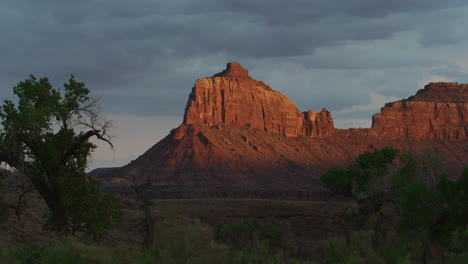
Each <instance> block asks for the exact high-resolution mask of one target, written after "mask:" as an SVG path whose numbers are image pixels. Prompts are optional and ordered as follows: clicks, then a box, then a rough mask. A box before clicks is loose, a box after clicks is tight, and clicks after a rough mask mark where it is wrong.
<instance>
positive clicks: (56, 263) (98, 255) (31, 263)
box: [0, 237, 141, 264]
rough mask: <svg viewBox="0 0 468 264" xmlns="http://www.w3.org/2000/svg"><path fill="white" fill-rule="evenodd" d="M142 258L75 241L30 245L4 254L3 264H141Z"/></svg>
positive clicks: (0, 253)
mask: <svg viewBox="0 0 468 264" xmlns="http://www.w3.org/2000/svg"><path fill="white" fill-rule="evenodd" d="M138 257H139V254H137V253H134V252H131V251H129V250H128V249H123V248H108V247H103V246H99V245H94V244H85V243H83V242H80V241H79V240H77V239H76V238H72V237H70V238H65V239H61V240H56V241H52V242H49V243H40V242H32V241H30V242H27V243H25V244H24V245H21V246H19V247H12V246H10V247H4V248H3V249H1V250H0V263H12V264H13V263H18V264H65V263H66V264H85V263H96V264H107V263H109V264H111V263H112V264H120V263H122V264H127V263H128V264H132V263H135V264H137V263H141V262H138V260H139V258H138Z"/></svg>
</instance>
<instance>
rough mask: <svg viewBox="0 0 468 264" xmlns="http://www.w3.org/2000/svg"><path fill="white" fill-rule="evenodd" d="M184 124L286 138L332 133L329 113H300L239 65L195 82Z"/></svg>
mask: <svg viewBox="0 0 468 264" xmlns="http://www.w3.org/2000/svg"><path fill="white" fill-rule="evenodd" d="M184 124H186V125H189V124H202V125H205V126H209V127H211V126H214V125H216V124H226V125H231V126H237V127H244V128H260V129H263V130H265V131H266V132H270V133H276V134H283V135H286V136H288V137H296V136H300V135H303V136H312V137H323V136H330V135H332V134H333V132H334V129H335V128H334V126H333V120H332V118H331V116H330V113H329V112H328V111H327V110H326V109H323V110H322V111H321V112H320V113H317V112H315V111H308V112H304V113H301V112H300V111H299V110H298V109H297V108H296V105H295V104H294V103H293V102H292V101H291V100H290V99H289V98H287V97H286V96H285V95H284V94H282V93H279V92H277V91H274V90H273V89H271V88H270V87H269V86H268V85H266V84H265V83H263V82H261V81H257V80H254V79H252V78H251V77H250V76H249V73H248V71H247V70H246V69H244V68H243V67H242V66H241V65H240V64H239V63H234V62H231V63H228V64H227V68H226V70H224V71H222V72H220V73H218V74H215V75H214V76H213V77H209V78H203V79H199V80H197V81H196V83H195V86H194V87H193V89H192V92H191V94H190V96H189V100H188V102H187V107H186V110H185V116H184Z"/></svg>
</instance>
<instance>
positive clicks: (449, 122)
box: [370, 83, 468, 141]
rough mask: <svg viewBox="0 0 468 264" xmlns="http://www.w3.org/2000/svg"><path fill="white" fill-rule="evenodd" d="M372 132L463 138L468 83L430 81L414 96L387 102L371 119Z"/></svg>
mask: <svg viewBox="0 0 468 264" xmlns="http://www.w3.org/2000/svg"><path fill="white" fill-rule="evenodd" d="M370 135H373V136H376V137H385V138H409V139H417V140H421V139H435V140H451V141H453V140H464V139H466V138H467V135H468V85H467V84H455V83H430V84H428V85H426V86H425V87H424V89H421V90H419V91H418V92H417V93H416V95H415V96H411V97H409V98H408V99H404V100H400V101H397V102H393V103H387V104H386V105H385V107H383V108H382V110H381V113H378V114H375V115H374V116H373V118H372V128H371V130H370Z"/></svg>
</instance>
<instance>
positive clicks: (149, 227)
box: [132, 177, 154, 249]
mask: <svg viewBox="0 0 468 264" xmlns="http://www.w3.org/2000/svg"><path fill="white" fill-rule="evenodd" d="M136 182H137V181H136V179H133V185H132V188H133V191H134V192H135V200H136V202H137V204H138V207H140V209H141V210H142V211H143V213H144V214H145V218H144V219H143V220H141V222H139V223H138V226H139V227H140V230H141V231H142V233H143V246H144V247H145V248H146V249H149V248H151V246H152V245H153V243H154V218H153V215H152V214H151V208H150V207H151V205H153V203H152V202H151V200H150V199H149V198H148V197H146V195H145V192H146V191H147V190H148V188H149V187H151V184H153V178H151V177H148V178H147V179H146V181H145V182H144V183H141V184H137V183H136Z"/></svg>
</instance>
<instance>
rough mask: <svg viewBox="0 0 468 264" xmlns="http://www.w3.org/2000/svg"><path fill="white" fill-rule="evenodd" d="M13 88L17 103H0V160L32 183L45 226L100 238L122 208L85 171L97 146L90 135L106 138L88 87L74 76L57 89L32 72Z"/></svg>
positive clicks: (105, 127)
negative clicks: (41, 202)
mask: <svg viewBox="0 0 468 264" xmlns="http://www.w3.org/2000/svg"><path fill="white" fill-rule="evenodd" d="M13 92H14V94H15V95H16V96H17V97H18V102H17V103H16V104H15V103H14V102H12V101H9V100H6V101H4V104H3V105H1V106H0V120H1V124H2V126H3V129H2V130H0V162H6V163H7V164H8V165H10V166H11V167H13V168H15V169H16V170H17V171H18V172H19V173H21V174H22V175H25V176H26V177H28V178H29V180H30V181H31V182H32V184H33V185H34V187H35V188H36V189H37V191H38V192H39V193H40V195H41V196H42V198H43V199H44V200H45V202H46V203H47V205H48V207H49V209H50V215H49V216H48V221H47V225H48V227H49V228H51V229H53V230H54V231H56V232H57V233H58V234H61V235H63V234H73V233H75V232H80V233H84V234H85V235H86V236H88V237H90V238H94V239H98V238H101V237H102V235H103V234H104V233H105V231H106V230H108V229H109V228H111V227H113V226H115V224H116V223H117V222H118V220H119V219H120V215H121V212H120V209H119V204H118V201H117V199H116V198H115V197H114V198H113V197H111V196H109V195H104V196H102V195H101V194H99V188H98V184H97V182H95V181H93V180H91V179H89V178H88V176H87V175H86V172H85V170H86V166H87V162H88V158H89V155H90V153H91V152H92V151H93V150H94V149H95V148H96V146H95V145H94V144H92V143H91V142H89V139H90V138H91V137H93V136H95V137H97V138H98V139H101V140H104V141H106V142H109V141H108V136H107V134H106V129H108V128H109V123H108V121H106V120H105V119H103V118H102V117H101V116H100V114H99V109H98V107H97V106H96V101H93V100H91V99H90V97H89V93H90V91H89V89H88V88H86V86H85V84H84V83H83V82H78V81H76V80H75V78H74V76H73V75H72V76H71V77H70V78H69V80H68V82H67V83H65V84H64V89H63V90H62V91H60V90H58V89H55V88H53V87H52V85H51V84H50V82H49V80H48V79H47V78H40V79H37V78H36V77H35V76H34V75H31V76H30V77H29V78H28V79H26V80H25V81H22V82H20V83H19V84H18V85H16V86H15V87H14V88H13ZM81 130H85V131H81ZM86 130H87V131H86Z"/></svg>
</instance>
